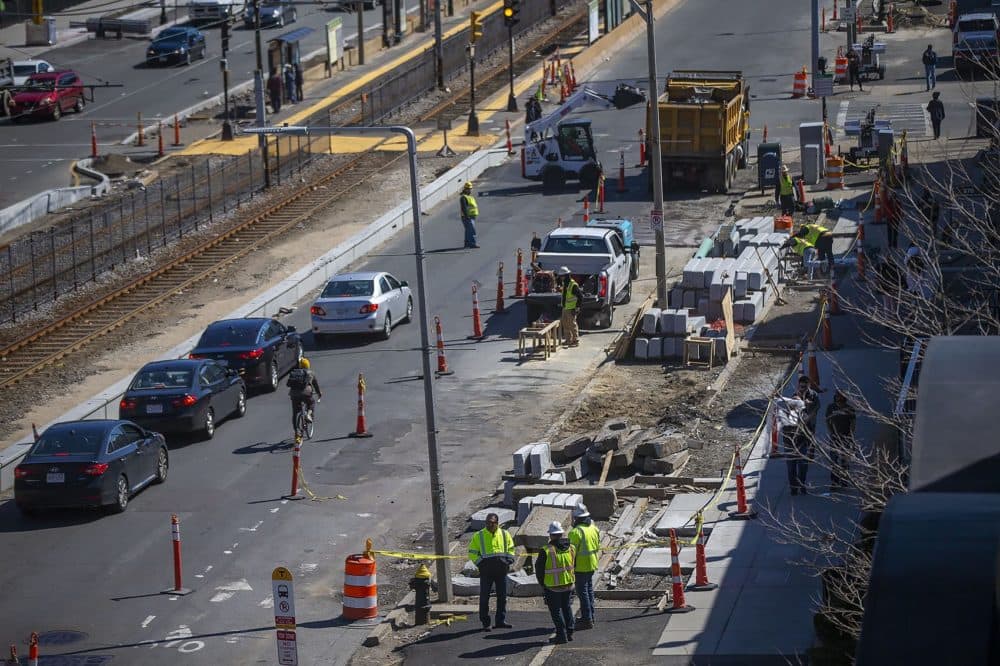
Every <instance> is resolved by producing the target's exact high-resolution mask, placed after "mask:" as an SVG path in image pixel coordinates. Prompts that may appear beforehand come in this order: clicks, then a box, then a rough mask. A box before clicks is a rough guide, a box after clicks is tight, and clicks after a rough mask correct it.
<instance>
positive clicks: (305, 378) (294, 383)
mask: <svg viewBox="0 0 1000 666" xmlns="http://www.w3.org/2000/svg"><path fill="white" fill-rule="evenodd" d="M285 384H286V385H287V386H288V395H289V397H290V398H291V399H292V430H295V415H296V414H298V413H299V409H301V407H302V405H303V404H305V406H306V409H307V412H306V420H307V421H312V418H313V409H314V408H315V406H316V401H315V400H314V399H313V394H315V395H316V399H320V398H322V397H323V391H321V390H320V388H319V382H318V381H317V380H316V374H315V373H314V372H313V371H312V370H310V369H309V359H307V358H305V357H302V358H301V359H300V360H299V367H297V368H295V369H294V370H292V371H291V372H289V373H288V381H287V382H285Z"/></svg>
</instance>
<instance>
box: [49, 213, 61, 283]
mask: <svg viewBox="0 0 1000 666" xmlns="http://www.w3.org/2000/svg"><path fill="white" fill-rule="evenodd" d="M49 252H50V253H51V254H52V300H53V301H54V300H56V299H57V298H59V281H58V280H56V228H55V227H49Z"/></svg>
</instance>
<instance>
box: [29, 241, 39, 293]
mask: <svg viewBox="0 0 1000 666" xmlns="http://www.w3.org/2000/svg"><path fill="white" fill-rule="evenodd" d="M28 249H29V250H30V251H31V301H32V307H33V309H34V310H36V311H37V310H38V279H37V277H36V275H35V234H34V233H31V234H29V235H28Z"/></svg>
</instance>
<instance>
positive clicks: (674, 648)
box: [653, 624, 718, 657]
mask: <svg viewBox="0 0 1000 666" xmlns="http://www.w3.org/2000/svg"><path fill="white" fill-rule="evenodd" d="M716 645H718V638H717V637H716V634H714V633H706V634H705V635H704V636H702V637H700V638H699V634H698V633H697V632H692V631H691V630H689V629H680V630H672V629H670V625H669V624H668V625H667V628H666V629H664V630H663V632H662V633H661V634H660V639H659V640H658V641H657V643H656V647H655V648H653V656H654V657H665V656H670V655H686V656H693V655H696V654H705V655H709V654H713V653H714V652H715V647H716Z"/></svg>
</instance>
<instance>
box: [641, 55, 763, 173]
mask: <svg viewBox="0 0 1000 666" xmlns="http://www.w3.org/2000/svg"><path fill="white" fill-rule="evenodd" d="M746 96H747V86H746V84H745V82H744V80H743V74H742V73H741V72H694V71H679V72H673V73H671V75H670V76H669V77H667V85H666V90H665V92H664V93H663V94H662V95H661V96H660V97H659V99H658V100H657V109H658V112H659V114H660V146H661V151H662V154H663V156H664V157H665V158H666V157H685V158H706V159H715V158H720V157H724V156H725V155H727V154H729V153H730V152H731V151H732V150H733V149H734V148H735V147H736V146H737V145H739V144H740V142H742V141H743V140H744V138H745V136H746V132H747V129H748V127H749V115H750V113H749V111H748V110H747V108H746Z"/></svg>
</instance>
